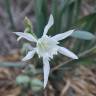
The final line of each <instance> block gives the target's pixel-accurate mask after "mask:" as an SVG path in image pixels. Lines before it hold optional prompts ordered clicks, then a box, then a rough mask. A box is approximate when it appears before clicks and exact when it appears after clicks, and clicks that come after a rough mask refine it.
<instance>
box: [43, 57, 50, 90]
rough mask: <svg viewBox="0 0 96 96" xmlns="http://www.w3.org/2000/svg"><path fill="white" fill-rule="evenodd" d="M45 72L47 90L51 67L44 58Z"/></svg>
mask: <svg viewBox="0 0 96 96" xmlns="http://www.w3.org/2000/svg"><path fill="white" fill-rule="evenodd" d="M43 71H44V88H45V87H46V85H47V82H48V77H49V72H50V65H49V61H48V59H47V58H44V57H43Z"/></svg>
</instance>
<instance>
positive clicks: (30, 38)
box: [14, 32, 37, 42]
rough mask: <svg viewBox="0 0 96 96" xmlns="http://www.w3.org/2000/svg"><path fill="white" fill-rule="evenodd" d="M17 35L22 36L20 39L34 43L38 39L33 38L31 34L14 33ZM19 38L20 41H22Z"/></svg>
mask: <svg viewBox="0 0 96 96" xmlns="http://www.w3.org/2000/svg"><path fill="white" fill-rule="evenodd" d="M14 33H15V34H16V35H18V36H20V38H25V39H27V40H28V41H33V42H36V41H37V40H36V38H35V37H33V36H32V35H31V34H29V33H23V32H14ZM20 38H19V39H20Z"/></svg>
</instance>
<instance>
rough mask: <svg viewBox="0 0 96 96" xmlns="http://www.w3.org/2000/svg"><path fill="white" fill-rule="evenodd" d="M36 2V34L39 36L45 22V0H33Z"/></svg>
mask: <svg viewBox="0 0 96 96" xmlns="http://www.w3.org/2000/svg"><path fill="white" fill-rule="evenodd" d="M35 4H36V8H35V9H36V10H35V12H36V23H37V28H36V35H37V36H38V37H41V36H42V34H43V30H44V27H45V25H46V23H47V19H48V18H47V16H48V15H47V5H48V4H47V0H35Z"/></svg>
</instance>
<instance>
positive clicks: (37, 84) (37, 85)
mask: <svg viewBox="0 0 96 96" xmlns="http://www.w3.org/2000/svg"><path fill="white" fill-rule="evenodd" d="M30 83H31V88H32V90H33V91H35V92H36V91H40V90H41V89H42V88H43V83H42V82H41V80H38V79H35V78H34V79H32V80H31V82H30Z"/></svg>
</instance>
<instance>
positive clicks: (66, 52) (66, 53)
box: [58, 47, 78, 59]
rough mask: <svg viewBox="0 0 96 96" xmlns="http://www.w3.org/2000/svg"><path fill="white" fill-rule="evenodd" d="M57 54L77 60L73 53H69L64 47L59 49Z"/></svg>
mask: <svg viewBox="0 0 96 96" xmlns="http://www.w3.org/2000/svg"><path fill="white" fill-rule="evenodd" d="M58 52H59V53H61V54H63V55H65V56H68V57H70V58H72V59H78V57H77V56H76V55H75V54H74V53H73V52H71V51H69V50H68V49H66V48H64V47H59V49H58Z"/></svg>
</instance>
